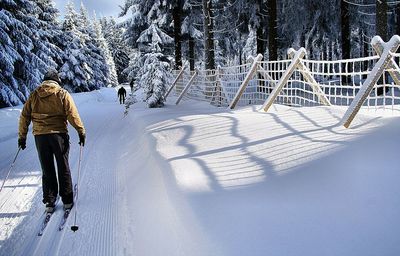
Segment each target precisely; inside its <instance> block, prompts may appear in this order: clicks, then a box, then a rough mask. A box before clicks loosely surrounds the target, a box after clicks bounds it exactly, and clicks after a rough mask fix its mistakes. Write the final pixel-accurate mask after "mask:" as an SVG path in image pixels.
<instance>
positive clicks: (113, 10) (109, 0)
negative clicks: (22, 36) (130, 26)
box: [54, 0, 125, 18]
mask: <svg viewBox="0 0 400 256" xmlns="http://www.w3.org/2000/svg"><path fill="white" fill-rule="evenodd" d="M54 2H55V4H56V7H57V9H58V10H60V14H61V18H63V16H64V8H65V6H66V5H67V3H68V1H66V0H54ZM73 2H74V5H75V9H76V10H77V11H78V10H79V8H80V6H81V2H83V4H84V5H85V6H86V9H87V10H88V12H89V14H90V15H93V11H96V14H97V17H102V16H114V17H117V16H118V14H119V13H120V11H121V8H119V5H123V4H124V2H125V0H74V1H73Z"/></svg>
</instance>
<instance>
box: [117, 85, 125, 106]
mask: <svg viewBox="0 0 400 256" xmlns="http://www.w3.org/2000/svg"><path fill="white" fill-rule="evenodd" d="M118 97H119V104H124V103H125V97H126V90H125V88H124V87H122V86H121V88H119V90H118Z"/></svg>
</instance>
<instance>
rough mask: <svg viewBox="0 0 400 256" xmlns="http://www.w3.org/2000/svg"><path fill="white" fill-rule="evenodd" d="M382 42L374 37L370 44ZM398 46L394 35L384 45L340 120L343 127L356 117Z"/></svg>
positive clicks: (377, 37) (397, 39) (399, 43)
mask: <svg viewBox="0 0 400 256" xmlns="http://www.w3.org/2000/svg"><path fill="white" fill-rule="evenodd" d="M379 42H382V39H381V38H380V37H379V36H375V37H374V38H372V41H371V44H372V45H374V44H377V43H379ZM399 46H400V37H399V36H397V35H395V36H393V37H392V38H391V39H390V41H389V42H388V43H386V44H385V47H384V49H383V51H382V54H381V56H380V59H379V61H378V62H377V63H376V64H375V66H374V68H373V69H372V71H371V72H370V73H369V74H368V76H367V79H366V80H365V81H364V83H363V84H362V86H361V88H360V90H359V92H358V93H357V95H356V97H355V98H354V100H353V101H352V102H351V104H350V106H349V108H348V109H347V111H346V113H345V114H344V116H343V118H342V123H343V126H344V127H346V128H348V127H349V126H350V124H351V122H352V121H353V119H354V117H355V116H356V115H357V113H358V111H359V110H360V108H361V106H362V104H363V103H364V101H365V99H366V98H367V97H368V95H369V94H370V93H371V90H372V89H373V88H374V86H375V84H376V82H377V81H378V80H379V78H380V77H381V76H382V74H383V72H384V71H385V68H386V67H387V66H388V65H389V63H390V62H391V59H392V57H393V53H395V52H396V51H397V49H398V48H399Z"/></svg>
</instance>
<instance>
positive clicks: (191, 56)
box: [189, 37, 195, 71]
mask: <svg viewBox="0 0 400 256" xmlns="http://www.w3.org/2000/svg"><path fill="white" fill-rule="evenodd" d="M194 46H195V43H194V39H193V38H192V37H189V64H190V70H191V71H193V70H194Z"/></svg>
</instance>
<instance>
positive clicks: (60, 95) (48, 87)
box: [18, 80, 85, 138]
mask: <svg viewBox="0 0 400 256" xmlns="http://www.w3.org/2000/svg"><path fill="white" fill-rule="evenodd" d="M67 120H68V122H69V123H70V124H71V125H72V126H73V127H74V128H75V129H76V130H77V132H78V133H79V134H84V133H85V128H84V126H83V124H82V121H81V118H80V117H79V113H78V110H77V108H76V106H75V103H74V100H73V99H72V97H71V95H70V94H69V93H68V92H67V91H66V90H64V89H62V88H61V87H60V86H59V85H58V83H57V82H55V81H52V80H45V81H44V82H43V83H42V84H41V85H40V86H39V87H38V88H36V90H35V91H33V92H32V93H31V95H30V96H29V98H28V100H27V101H26V102H25V104H24V107H23V109H22V112H21V116H20V119H19V133H18V135H19V138H26V135H27V133H28V127H29V124H30V122H31V121H32V123H33V134H34V135H40V134H51V133H67V132H68V129H67Z"/></svg>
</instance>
